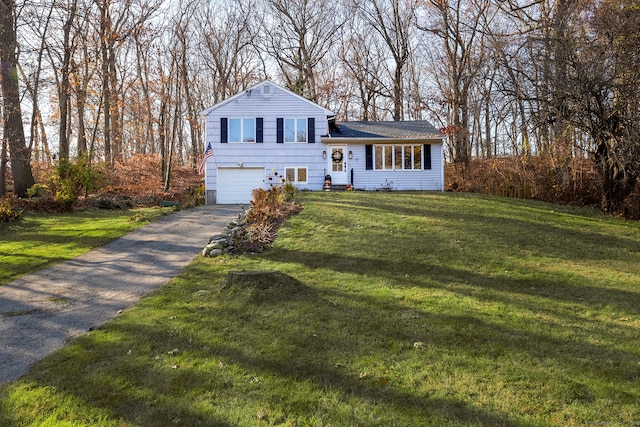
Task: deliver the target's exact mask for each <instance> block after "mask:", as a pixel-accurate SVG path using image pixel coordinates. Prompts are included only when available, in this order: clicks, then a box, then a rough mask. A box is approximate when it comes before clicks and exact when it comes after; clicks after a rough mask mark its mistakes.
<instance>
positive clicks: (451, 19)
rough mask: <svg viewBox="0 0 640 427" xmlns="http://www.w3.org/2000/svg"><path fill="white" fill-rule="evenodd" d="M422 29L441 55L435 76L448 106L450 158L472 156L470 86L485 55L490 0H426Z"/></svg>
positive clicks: (464, 160)
mask: <svg viewBox="0 0 640 427" xmlns="http://www.w3.org/2000/svg"><path fill="white" fill-rule="evenodd" d="M424 7H425V8H426V9H425V21H421V22H419V27H420V29H422V30H423V31H425V32H427V33H429V34H432V35H434V36H436V38H437V40H439V41H440V43H441V45H440V48H441V49H442V51H443V55H442V57H441V60H440V64H442V67H441V68H440V69H436V70H434V71H436V73H435V75H434V77H435V78H436V80H438V81H440V87H441V88H442V92H443V98H444V100H445V102H446V103H447V105H448V107H449V113H450V118H449V120H450V124H449V126H450V129H452V132H451V134H452V139H453V141H452V143H453V153H452V154H453V161H455V162H463V163H466V162H468V160H469V159H470V157H471V140H470V137H469V127H470V106H469V100H470V93H469V91H470V89H471V87H472V85H473V84H474V83H475V80H476V77H477V74H478V71H479V70H480V69H481V64H482V62H483V61H484V58H485V53H486V51H485V43H484V34H485V32H484V31H483V25H484V24H485V23H486V22H488V21H489V20H488V19H487V17H486V16H485V14H487V13H489V10H488V7H489V2H486V1H483V0H428V1H426V2H425V4H424Z"/></svg>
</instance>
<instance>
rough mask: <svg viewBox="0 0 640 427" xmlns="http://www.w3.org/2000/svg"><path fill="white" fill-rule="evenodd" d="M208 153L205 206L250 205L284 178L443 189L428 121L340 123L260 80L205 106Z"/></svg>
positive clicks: (314, 185) (438, 143)
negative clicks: (257, 194)
mask: <svg viewBox="0 0 640 427" xmlns="http://www.w3.org/2000/svg"><path fill="white" fill-rule="evenodd" d="M201 115H202V116H204V118H205V123H206V139H205V145H206V146H209V145H210V146H211V148H212V151H213V155H212V156H210V157H208V158H207V159H206V165H205V167H204V175H205V191H206V201H207V204H216V203H217V204H237V203H248V202H249V201H250V200H251V192H252V190H253V189H255V188H258V187H261V188H267V187H268V186H269V185H275V184H278V183H279V182H280V180H281V179H286V180H288V181H289V182H291V183H293V184H294V185H295V186H296V187H297V188H298V189H300V190H311V191H319V190H322V189H323V188H324V185H325V181H326V179H327V178H328V177H330V179H331V183H332V184H333V185H334V186H335V185H344V186H346V185H349V186H351V187H353V188H355V189H362V190H378V189H393V190H437V191H442V190H443V188H444V172H443V170H444V168H443V167H444V162H443V150H442V144H443V138H444V135H442V134H441V133H440V132H439V131H438V130H437V129H435V128H434V127H433V126H432V125H431V124H429V123H428V122H426V121H407V122H344V123H341V124H336V121H335V115H334V113H333V112H332V111H330V110H328V109H326V108H323V107H321V106H319V105H317V104H315V103H313V102H311V101H309V100H307V99H305V98H302V97H301V96H298V95H296V94H294V93H293V92H291V91H289V90H287V89H285V88H283V87H282V86H279V85H277V84H275V83H273V82H271V81H268V80H267V81H263V82H262V83H259V84H257V85H255V86H253V87H251V88H249V89H247V90H245V91H243V92H241V93H239V94H237V95H235V96H233V97H231V98H228V99H226V100H224V101H222V102H220V103H218V104H216V105H214V106H212V107H210V108H208V109H206V110H204V111H202V112H201Z"/></svg>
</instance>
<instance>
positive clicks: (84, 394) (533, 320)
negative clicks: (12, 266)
mask: <svg viewBox="0 0 640 427" xmlns="http://www.w3.org/2000/svg"><path fill="white" fill-rule="evenodd" d="M299 199H300V201H301V202H302V204H303V205H304V210H303V211H302V212H301V213H300V214H299V215H297V216H295V217H293V218H292V219H290V220H289V221H288V222H287V223H286V224H285V225H284V226H283V228H281V230H280V232H279V236H278V238H277V240H276V241H275V244H274V246H273V248H272V249H270V250H267V251H265V252H264V253H262V254H258V255H249V256H241V257H233V256H225V257H220V258H214V259H209V258H200V257H198V258H197V259H196V260H195V261H194V262H193V263H192V264H191V265H190V266H189V267H188V268H187V269H185V270H184V271H183V273H182V274H181V275H180V276H179V277H178V278H176V279H175V280H173V281H172V282H170V283H169V284H168V285H166V286H164V287H163V288H161V289H160V290H158V291H157V292H155V293H154V294H153V295H151V296H149V297H147V298H145V299H143V300H142V301H141V302H140V303H139V304H138V305H137V306H135V307H133V308H132V309H130V310H127V311H125V312H124V313H123V314H122V315H121V316H120V317H119V318H117V319H115V320H114V321H111V322H109V323H107V324H106V325H104V326H103V327H101V328H99V329H98V330H96V331H94V332H91V333H89V334H87V335H85V336H83V337H80V338H78V339H76V340H75V341H73V342H72V343H70V345H68V346H67V347H65V348H64V349H62V350H60V351H58V352H56V353H54V354H53V355H51V356H50V357H47V358H46V359H45V360H43V361H42V362H40V363H38V364H37V365H35V366H34V368H33V369H32V370H31V371H30V372H29V373H28V374H27V375H26V376H25V377H23V378H22V379H20V380H19V381H16V382H13V383H10V384H8V385H6V386H4V387H3V388H2V389H0V425H3V426H5V425H6V426H18V425H20V426H59V425H60V426H86V425H99V426H123V425H126V426H169V425H179V426H263V425H264V426H269V425H283V426H418V425H420V426H425V425H433V426H548V425H556V426H582V425H611V426H614V425H637V424H638V423H640V346H639V345H638V344H639V339H640V288H639V286H640V224H638V223H637V222H631V221H624V220H619V219H616V218H613V217H610V216H605V215H602V214H600V213H598V212H596V211H593V210H590V209H580V208H572V207H562V206H557V205H551V204H545V203H539V202H535V201H523V200H512V199H502V198H495V197H485V196H479V195H468V194H428V193H410V192H407V193H399V192H391V193H358V192H355V193H353V192H349V193H320V192H319V193H307V194H301V195H299ZM230 270H277V271H280V272H283V273H286V274H288V275H289V276H291V277H292V280H291V281H289V282H287V286H274V287H273V288H269V289H262V288H260V287H251V286H248V287H245V288H242V287H223V286H221V284H222V282H223V280H224V278H225V276H226V274H227V272H228V271H230Z"/></svg>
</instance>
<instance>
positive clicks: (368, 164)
mask: <svg viewBox="0 0 640 427" xmlns="http://www.w3.org/2000/svg"><path fill="white" fill-rule="evenodd" d="M364 159H365V169H366V170H368V171H370V170H373V145H371V144H367V145H365V146H364Z"/></svg>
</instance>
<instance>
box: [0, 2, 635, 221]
mask: <svg viewBox="0 0 640 427" xmlns="http://www.w3.org/2000/svg"><path fill="white" fill-rule="evenodd" d="M638 28H640V0H491V1H489V0H334V1H322V0H191V1H169V0H166V1H162V0H33V1H30V0H25V1H15V0H0V59H1V60H2V77H1V78H2V103H1V104H0V105H2V109H3V114H2V117H3V118H2V120H3V130H2V132H3V134H2V157H1V159H0V167H1V170H0V195H3V194H5V193H6V192H7V186H6V182H5V180H6V177H7V176H10V177H12V180H13V190H14V192H15V194H17V195H19V196H24V195H25V194H26V190H27V189H28V188H29V187H30V186H31V185H32V184H33V182H34V178H33V173H32V171H31V163H33V162H37V163H38V164H45V165H49V164H55V163H56V162H58V161H60V160H61V159H68V158H73V157H76V156H80V157H83V156H85V157H86V158H87V159H88V164H92V163H95V162H106V163H107V164H111V165H113V164H115V163H116V162H119V161H126V160H127V159H129V158H133V157H134V156H139V155H143V156H144V155H156V156H159V157H160V159H161V162H160V163H161V171H159V173H161V174H162V176H163V179H164V182H165V185H166V186H167V185H168V183H169V177H170V173H171V166H172V165H188V166H190V167H192V168H195V166H196V164H197V162H198V160H199V159H200V157H201V155H202V151H203V136H204V135H203V129H202V127H201V126H202V124H201V122H200V120H199V117H198V112H199V111H201V110H203V109H204V108H206V107H209V106H211V105H213V104H215V103H217V102H220V101H222V100H223V99H225V98H226V97H228V96H231V95H234V94H236V93H238V92H240V91H242V90H243V89H245V88H246V87H248V86H250V85H252V84H255V83H257V82H259V81H261V80H263V79H265V78H269V79H272V80H274V81H276V82H278V83H282V84H283V85H285V86H286V87H288V88H289V89H291V90H293V91H294V92H296V93H298V94H300V95H302V96H304V97H306V98H308V99H310V100H312V101H314V102H317V103H318V104H320V105H322V106H324V107H327V108H329V109H331V110H333V111H335V112H336V114H337V119H338V121H345V120H415V119H428V120H430V121H432V122H433V123H434V124H435V125H436V126H437V127H439V128H441V129H442V130H443V132H444V133H445V134H446V135H447V144H446V147H445V151H446V157H447V161H448V163H449V165H448V169H447V181H448V186H449V189H452V190H474V191H483V192H497V193H498V194H502V193H512V194H511V195H514V196H521V197H538V198H542V199H549V200H555V201H561V202H572V203H589V204H597V205H599V206H600V207H601V208H602V209H604V210H607V211H611V212H622V213H626V214H627V215H628V216H634V215H636V216H637V215H638V214H637V211H638V208H637V206H638V205H640V202H639V196H638V191H637V185H638V182H637V181H638V172H639V171H640V139H639V128H640V108H639V107H640V67H639V65H640V61H639V58H638V56H639V55H640V35H639V30H638ZM7 159H10V160H11V164H10V169H11V170H10V172H11V174H10V175H9V174H8V171H7V170H6V169H7ZM500 188H502V190H499V191H498V190H496V189H500ZM504 188H506V190H504ZM563 194H564V195H565V196H563V197H560V195H563ZM504 195H508V194H504ZM634 212H635V214H634Z"/></svg>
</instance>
